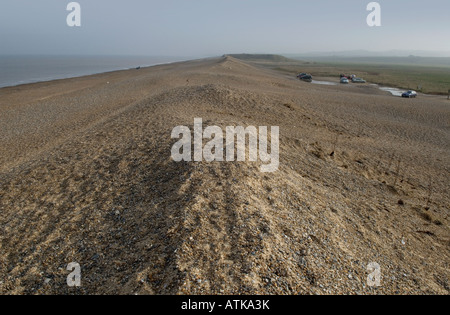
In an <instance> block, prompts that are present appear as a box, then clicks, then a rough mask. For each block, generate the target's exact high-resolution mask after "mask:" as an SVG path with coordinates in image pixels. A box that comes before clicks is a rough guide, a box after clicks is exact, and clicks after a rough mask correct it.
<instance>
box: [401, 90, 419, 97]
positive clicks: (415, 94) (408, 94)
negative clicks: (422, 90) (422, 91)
mask: <svg viewBox="0 0 450 315" xmlns="http://www.w3.org/2000/svg"><path fill="white" fill-rule="evenodd" d="M402 97H405V98H416V97H417V92H416V91H407V92H405V93H403V94H402Z"/></svg>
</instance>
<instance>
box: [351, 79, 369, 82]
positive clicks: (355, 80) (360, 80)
mask: <svg viewBox="0 0 450 315" xmlns="http://www.w3.org/2000/svg"><path fill="white" fill-rule="evenodd" d="M352 82H353V83H366V80H364V79H361V78H353V79H352Z"/></svg>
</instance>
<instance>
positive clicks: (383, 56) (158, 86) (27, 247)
mask: <svg viewBox="0 0 450 315" xmlns="http://www.w3.org/2000/svg"><path fill="white" fill-rule="evenodd" d="M67 3H68V1H67V2H65V1H56V0H52V1H50V0H44V1H39V2H38V1H20V2H19V1H11V0H5V1H3V2H2V5H1V10H0V39H1V43H2V44H1V46H0V87H1V86H3V87H2V88H0V227H1V233H0V248H1V251H0V294H17V295H20V294H152V295H155V294H156V295H164V294H181V295H247V294H253V295H296V294H405V295H408V294H441V295H448V294H449V288H450V284H449V280H450V272H449V263H450V256H449V252H450V251H449V249H450V247H449V246H450V230H449V217H448V215H449V209H450V197H449V194H448V191H450V182H449V178H450V168H449V166H450V100H448V98H447V86H448V89H449V90H450V64H449V58H450V54H448V52H449V51H450V44H449V42H448V41H446V40H443V38H442V36H441V35H440V34H442V32H441V30H448V29H450V21H449V19H448V18H447V15H448V12H449V10H448V9H449V2H448V1H438V0H431V1H427V2H426V3H424V2H422V1H408V2H407V5H405V2H404V1H379V3H380V4H381V8H382V26H381V27H369V26H368V25H367V22H366V17H367V15H368V14H369V12H368V11H367V10H366V6H367V3H368V1H367V2H366V1H359V0H347V1H320V2H318V1H316V2H311V1H310V2H306V1H288V0H286V1H256V0H249V1H235V0H232V1H227V2H219V1H204V0H200V1H196V2H195V3H194V2H191V1H176V0H171V1H143V0H135V1H129V3H128V4H125V2H123V1H100V0H99V1H79V3H80V5H81V9H82V11H81V26H80V27H69V26H68V25H67V24H66V17H67V15H68V14H69V12H68V11H66V5H67ZM418 20H420V21H421V22H420V23H417V21H418ZM444 33H445V32H444ZM405 37H407V38H413V39H414V40H402V39H403V38H405ZM152 56H153V57H152ZM156 56H160V57H156ZM116 70H119V71H116ZM302 72H304V73H305V72H306V73H311V74H312V80H311V81H312V82H310V83H309V82H304V81H302V80H299V79H298V78H297V75H298V74H299V73H302ZM340 74H346V75H351V74H355V75H358V76H359V77H364V78H365V79H366V80H367V82H366V83H349V84H341V83H340ZM58 79H59V80H58ZM50 80H51V81H50ZM416 87H418V88H420V89H418V91H417V92H418V94H417V98H411V99H409V98H402V97H400V95H401V94H402V93H403V92H404V91H405V90H406V89H415V88H416ZM394 92H395V93H394ZM198 119H202V122H203V127H204V128H206V127H208V126H217V127H219V128H220V129H221V130H226V129H227V127H229V126H235V127H236V126H244V128H245V127H247V126H258V127H257V128H261V126H268V127H272V126H276V127H279V168H278V169H277V170H276V171H274V172H272V173H263V172H261V166H262V165H263V164H264V163H262V161H260V160H258V161H257V162H252V161H249V159H246V160H245V161H240V162H236V161H234V162H220V161H215V162H206V161H202V162H190V161H182V162H176V161H175V160H174V159H173V157H172V156H171V151H172V150H173V147H174V143H175V142H176V141H177V140H178V139H175V138H173V130H174V128H176V127H177V126H186V128H189V130H194V128H195V126H194V122H195V121H196V120H198ZM271 138H272V139H270V142H271V143H273V141H274V139H273V137H271ZM207 141H208V139H203V144H206V142H207ZM248 142H250V140H249V141H248ZM194 146H195V144H194ZM271 153H273V152H271ZM74 264H75V265H79V266H80V269H81V283H80V285H79V286H75V287H73V286H70V285H68V284H69V283H70V281H69V280H70V272H71V271H70V268H69V269H68V266H73V265H74ZM376 272H379V274H378V275H379V277H378V278H370V277H371V275H374V274H375V273H376ZM371 280H378V282H377V281H375V282H376V283H372V281H371Z"/></svg>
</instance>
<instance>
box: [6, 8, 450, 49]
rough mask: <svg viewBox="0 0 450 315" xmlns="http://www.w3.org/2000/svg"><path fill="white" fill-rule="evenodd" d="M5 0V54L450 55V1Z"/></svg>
mask: <svg viewBox="0 0 450 315" xmlns="http://www.w3.org/2000/svg"><path fill="white" fill-rule="evenodd" d="M69 2H71V1H69V0H1V3H0V54H87V55H92V54H102V55H104V54H108V55H171V56H215V55H222V54H225V53H242V52H246V53H302V52H309V51H342V50H356V49H358V50H359V49H364V50H372V51H385V50H391V49H401V50H434V51H450V38H449V35H450V1H449V0H427V1H423V0H380V1H378V2H379V3H380V4H381V9H382V26H381V27H373V28H371V27H369V26H367V23H366V18H367V15H368V14H369V12H368V11H366V6H367V4H368V3H369V2H371V1H370V0H339V1H338V0H306V1H304V0H222V1H218V0H161V1H160V0H155V1H152V0H79V1H77V2H78V3H79V4H80V5H81V10H82V12H81V23H82V25H81V27H73V28H71V27H68V26H67V24H66V17H67V15H68V14H69V12H68V11H66V6H67V4H68V3H69Z"/></svg>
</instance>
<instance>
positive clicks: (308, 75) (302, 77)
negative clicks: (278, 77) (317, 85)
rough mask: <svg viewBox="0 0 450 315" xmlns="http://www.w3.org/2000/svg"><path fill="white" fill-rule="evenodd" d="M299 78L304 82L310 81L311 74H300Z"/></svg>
mask: <svg viewBox="0 0 450 315" xmlns="http://www.w3.org/2000/svg"><path fill="white" fill-rule="evenodd" d="M299 79H300V80H301V81H305V82H312V76H311V75H310V74H307V75H304V76H301V77H300V78H299Z"/></svg>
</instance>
